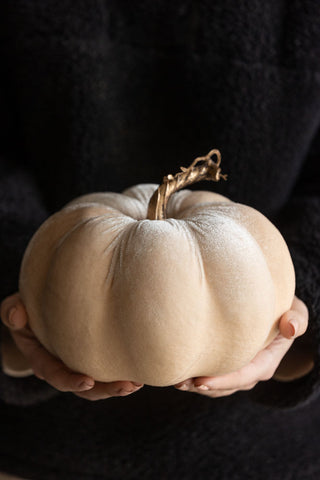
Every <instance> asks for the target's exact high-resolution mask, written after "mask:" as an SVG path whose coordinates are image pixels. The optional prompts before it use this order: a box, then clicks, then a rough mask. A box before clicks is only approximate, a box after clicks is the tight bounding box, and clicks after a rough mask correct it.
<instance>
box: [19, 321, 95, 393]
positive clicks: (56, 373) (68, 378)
mask: <svg viewBox="0 0 320 480" xmlns="http://www.w3.org/2000/svg"><path fill="white" fill-rule="evenodd" d="M12 335H13V338H14V340H15V342H16V344H17V347H18V348H19V350H20V351H21V352H22V353H23V355H24V356H25V357H26V359H27V360H28V362H29V363H30V365H31V368H32V370H33V372H34V374H35V375H36V376H37V377H38V378H40V379H42V380H46V382H47V383H49V384H50V385H51V386H52V387H54V388H56V389H57V390H60V391H61V392H70V391H77V390H88V389H89V388H92V387H93V385H94V380H93V379H92V378H91V377H89V376H87V375H83V374H79V373H75V372H73V371H71V370H70V369H69V368H68V367H66V366H65V365H64V364H63V363H62V362H61V361H60V360H58V359H57V358H55V357H54V356H53V355H51V354H50V353H49V352H48V351H47V350H46V349H45V348H44V347H43V346H42V345H41V344H40V343H39V341H38V340H37V339H36V337H35V336H34V335H33V333H32V331H31V330H30V329H29V328H24V329H21V330H20V331H19V332H13V333H12Z"/></svg>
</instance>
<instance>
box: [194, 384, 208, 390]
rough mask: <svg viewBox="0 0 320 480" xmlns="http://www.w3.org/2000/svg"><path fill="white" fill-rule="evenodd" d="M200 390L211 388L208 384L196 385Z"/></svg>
mask: <svg viewBox="0 0 320 480" xmlns="http://www.w3.org/2000/svg"><path fill="white" fill-rule="evenodd" d="M195 387H196V388H198V389H199V390H209V387H208V385H195Z"/></svg>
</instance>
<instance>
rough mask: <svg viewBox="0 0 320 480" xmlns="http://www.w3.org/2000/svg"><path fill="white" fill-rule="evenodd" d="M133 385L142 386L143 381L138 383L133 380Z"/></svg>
mask: <svg viewBox="0 0 320 480" xmlns="http://www.w3.org/2000/svg"><path fill="white" fill-rule="evenodd" d="M131 383H132V384H133V385H135V386H136V387H142V385H143V383H136V382H131Z"/></svg>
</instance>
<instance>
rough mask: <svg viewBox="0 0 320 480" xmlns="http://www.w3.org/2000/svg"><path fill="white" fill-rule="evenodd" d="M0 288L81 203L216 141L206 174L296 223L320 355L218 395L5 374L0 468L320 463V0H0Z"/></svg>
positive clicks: (168, 167)
mask: <svg viewBox="0 0 320 480" xmlns="http://www.w3.org/2000/svg"><path fill="white" fill-rule="evenodd" d="M0 19H1V20H0V22H1V28H0V32H1V33H0V42H1V43H0V59H1V67H2V73H1V78H0V101H1V117H0V122H1V123H0V126H1V128H0V301H1V300H2V299H3V298H5V297H6V296H7V295H10V294H12V293H14V292H16V291H17V290H18V275H19V269H20V264H21V259H22V256H23V253H24V251H25V248H26V246H27V244H28V241H29V239H30V238H31V236H32V234H33V233H34V232H35V231H36V230H37V228H38V227H39V226H40V224H41V223H42V222H43V221H44V220H45V219H46V218H47V217H48V216H49V215H51V214H52V213H53V212H55V211H56V210H58V209H59V208H61V207H62V206H63V205H64V204H65V203H66V202H68V201H69V200H71V199H72V198H74V197H76V196H78V195H81V194H84V193H87V192H94V191H107V190H109V191H121V190H122V189H123V188H125V187H128V186H130V185H133V184H136V183H143V182H148V183H149V182H156V183H157V182H159V181H160V180H161V178H162V177H163V175H164V174H167V173H174V172H175V171H178V169H179V167H180V165H185V164H188V163H189V162H190V161H192V160H193V158H194V157H195V156H198V155H202V154H205V153H207V151H209V149H210V148H219V149H220V151H221V152H222V156H223V170H224V171H225V172H227V173H228V174H229V179H228V182H223V183H221V184H214V185H213V186H212V185H210V186H209V185H208V184H204V185H202V186H201V185H199V184H197V186H196V188H197V189H199V188H205V189H208V188H212V189H213V187H214V190H215V191H217V192H219V193H222V194H223V195H226V196H228V197H230V198H231V199H232V200H234V201H238V202H241V203H245V204H248V205H251V206H253V207H255V208H257V209H258V210H260V211H261V212H262V213H264V214H265V215H266V216H268V217H269V218H270V219H271V220H272V221H273V222H274V223H275V224H276V225H277V226H278V228H279V229H280V231H281V233H282V234H283V235H284V237H285V239H286V241H287V244H288V246H289V249H290V253H291V255H292V259H293V262H294V266H295V270H296V280H297V289H296V294H297V296H298V297H300V298H301V299H302V300H303V301H304V302H305V303H306V305H307V306H308V308H309V313H310V326H309V334H310V337H311V338H312V339H313V343H314V346H313V348H314V350H315V351H316V364H315V368H314V369H313V371H312V372H311V373H310V374H308V375H306V376H305V377H303V378H302V379H300V380H296V381H294V382H290V383H281V382H277V381H275V380H270V381H267V382H260V383H259V384H258V385H257V386H256V387H255V388H254V389H253V390H252V391H250V392H239V393H236V394H234V395H231V396H229V397H223V398H220V399H210V398H207V397H204V396H200V395H198V394H194V393H188V392H179V391H177V390H175V389H174V388H173V387H171V388H170V387H168V388H156V387H148V386H145V387H143V389H142V390H141V391H139V392H138V393H136V394H133V395H130V396H128V397H124V398H113V399H108V400H105V401H100V402H88V401H85V400H82V399H80V398H78V397H76V396H74V395H72V394H68V393H59V392H57V391H55V390H54V389H53V388H51V387H50V386H49V385H47V384H45V383H44V382H42V381H40V380H38V379H36V378H35V377H30V378H27V379H13V378H11V377H8V376H6V375H4V374H3V373H0V398H1V401H0V405H1V409H0V425H1V430H0V432H1V433H0V439H1V440H0V442H1V448H0V471H1V470H3V471H8V472H11V473H16V474H20V475H22V476H24V477H27V478H30V479H38V480H44V479H45V480H51V479H52V480H56V479H67V480H81V479H83V480H88V479H90V480H91V479H92V480H95V479H97V480H98V479H99V480H100V479H101V480H102V479H122V478H126V479H135V478H137V479H138V478H139V479H154V478H157V479H158V478H159V479H198V478H199V479H219V480H225V479H226V480H236V479H254V480H256V479H257V478H262V479H264V480H266V479H267V480H268V479H286V480H287V479H288V480H289V479H295V480H300V479H301V480H302V479H303V480H305V479H307V480H308V479H318V478H319V476H320V447H319V431H320V400H319V394H320V362H319V359H320V175H319V168H318V163H319V157H320V64H319V59H320V3H319V2H317V1H316V0H293V1H290V2H288V1H286V0H273V1H270V2H265V1H263V0H250V1H249V0H246V1H243V2H234V1H231V0H216V1H209V0H201V1H195V0H194V1H193V0H191V1H190V0H178V1H175V2H170V1H168V0H161V1H160V0H157V1H151V0H150V1H146V0H144V1H135V2H130V1H124V0H110V1H108V0H91V1H89V0H87V1H86V0H77V1H76V2H75V1H71V0H64V1H63V2H62V1H61V2H55V1H53V0H28V1H24V0H14V1H12V0H2V2H1V3H0Z"/></svg>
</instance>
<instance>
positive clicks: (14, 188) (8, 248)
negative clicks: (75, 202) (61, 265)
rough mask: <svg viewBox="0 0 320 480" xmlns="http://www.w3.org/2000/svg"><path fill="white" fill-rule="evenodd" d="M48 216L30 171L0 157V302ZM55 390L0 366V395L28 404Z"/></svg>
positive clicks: (15, 288) (10, 290)
mask: <svg viewBox="0 0 320 480" xmlns="http://www.w3.org/2000/svg"><path fill="white" fill-rule="evenodd" d="M47 217H48V214H47V212H46V209H45V207H44V205H43V203H42V201H41V195H40V192H39V189H38V188H37V185H36V182H35V179H34V178H33V176H32V174H31V173H30V172H29V171H28V170H27V169H25V168H23V166H21V165H19V164H18V163H17V162H15V161H13V160H8V159H4V158H3V157H0V274H1V277H0V302H1V301H2V300H3V299H4V298H5V297H7V296H8V295H11V294H13V293H15V292H17V291H18V279H19V271H20V265H21V261H22V257H23V254H24V251H25V249H26V247H27V244H28V242H29V240H30V238H31V237H32V235H33V233H34V232H35V231H36V230H37V229H38V227H39V226H40V224H41V223H42V222H43V221H44V220H45V219H46V218H47ZM55 394H57V392H56V390H55V389H53V388H52V387H51V386H49V385H48V384H46V383H45V382H43V381H41V380H38V379H37V378H36V377H35V376H34V375H32V376H30V377H28V378H13V377H10V376H8V375H6V374H4V373H3V371H2V368H1V369H0V399H1V400H3V401H5V402H7V403H11V404H16V405H30V404H33V403H37V402H39V401H43V400H46V399H48V398H50V397H52V396H54V395H55Z"/></svg>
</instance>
